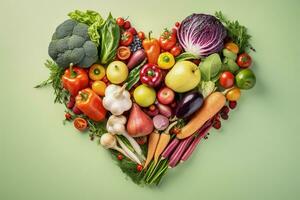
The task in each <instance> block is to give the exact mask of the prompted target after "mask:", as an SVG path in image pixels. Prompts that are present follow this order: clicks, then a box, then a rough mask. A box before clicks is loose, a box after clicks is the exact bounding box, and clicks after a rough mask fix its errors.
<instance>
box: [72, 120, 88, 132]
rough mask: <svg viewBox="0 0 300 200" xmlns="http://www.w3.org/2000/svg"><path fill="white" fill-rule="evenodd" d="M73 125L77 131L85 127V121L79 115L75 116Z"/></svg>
mask: <svg viewBox="0 0 300 200" xmlns="http://www.w3.org/2000/svg"><path fill="white" fill-rule="evenodd" d="M74 126H75V128H76V129H78V130H79V131H84V130H85V129H86V128H87V121H86V120H85V119H83V118H81V117H77V118H75V120H74Z"/></svg>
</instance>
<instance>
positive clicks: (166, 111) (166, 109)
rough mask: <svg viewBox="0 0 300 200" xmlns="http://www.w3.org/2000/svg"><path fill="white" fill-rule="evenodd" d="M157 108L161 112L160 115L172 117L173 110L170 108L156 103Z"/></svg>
mask: <svg viewBox="0 0 300 200" xmlns="http://www.w3.org/2000/svg"><path fill="white" fill-rule="evenodd" d="M156 106H157V108H158V110H159V113H160V114H162V115H164V116H166V117H171V115H172V110H171V108H170V107H169V106H167V105H164V104H161V103H158V102H157V103H156Z"/></svg>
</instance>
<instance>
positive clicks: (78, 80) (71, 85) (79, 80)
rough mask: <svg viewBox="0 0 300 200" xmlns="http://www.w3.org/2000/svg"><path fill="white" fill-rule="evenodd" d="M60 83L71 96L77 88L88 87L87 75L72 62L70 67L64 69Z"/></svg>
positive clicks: (74, 94)
mask: <svg viewBox="0 0 300 200" xmlns="http://www.w3.org/2000/svg"><path fill="white" fill-rule="evenodd" d="M62 84H63V87H64V88H65V89H66V90H68V91H69V92H70V94H71V95H72V96H76V95H77V94H78V92H79V90H82V89H84V88H87V87H88V85H89V77H88V75H87V72H86V71H85V70H84V69H82V68H79V67H73V64H72V63H71V64H70V68H69V69H66V71H65V73H64V75H63V76H62Z"/></svg>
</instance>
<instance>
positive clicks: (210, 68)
mask: <svg viewBox="0 0 300 200" xmlns="http://www.w3.org/2000/svg"><path fill="white" fill-rule="evenodd" d="M221 66H222V61H221V58H220V56H219V54H217V53H214V54H211V55H209V56H208V57H206V58H205V59H203V60H202V61H201V63H200V65H199V67H200V71H201V78H202V80H204V81H210V80H212V79H214V78H216V77H217V76H218V75H219V73H220V71H221Z"/></svg>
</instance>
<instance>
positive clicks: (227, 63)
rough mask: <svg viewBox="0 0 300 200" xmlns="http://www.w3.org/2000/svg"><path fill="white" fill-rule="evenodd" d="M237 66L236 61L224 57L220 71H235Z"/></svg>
mask: <svg viewBox="0 0 300 200" xmlns="http://www.w3.org/2000/svg"><path fill="white" fill-rule="evenodd" d="M239 69H240V68H239V66H238V65H237V64H236V62H235V61H234V60H232V59H230V58H224V60H223V64H222V71H230V72H231V73H233V74H234V73H236V72H237V71H238V70H239Z"/></svg>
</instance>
